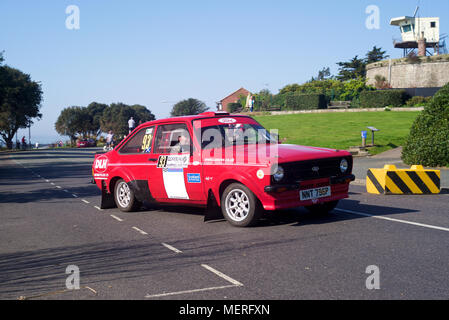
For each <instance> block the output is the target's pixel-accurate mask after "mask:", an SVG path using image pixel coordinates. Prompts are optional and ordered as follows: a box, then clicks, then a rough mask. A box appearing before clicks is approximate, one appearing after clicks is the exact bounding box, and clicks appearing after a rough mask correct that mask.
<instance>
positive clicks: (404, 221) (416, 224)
mask: <svg viewBox="0 0 449 320" xmlns="http://www.w3.org/2000/svg"><path fill="white" fill-rule="evenodd" d="M334 210H336V211H341V212H345V213H351V214H355V215H359V216H363V217H370V218H376V219H382V220H388V221H393V222H400V223H405V224H411V225H414V226H418V227H424V228H429V229H435V230H440V231H449V228H444V227H438V226H433V225H430V224H424V223H418V222H413V221H407V220H400V219H393V218H388V217H383V216H376V215H372V214H368V213H362V212H357V211H352V210H346V209H338V208H337V209H334Z"/></svg>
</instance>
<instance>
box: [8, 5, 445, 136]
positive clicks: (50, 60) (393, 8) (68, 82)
mask: <svg viewBox="0 0 449 320" xmlns="http://www.w3.org/2000/svg"><path fill="white" fill-rule="evenodd" d="M418 2H419V5H420V7H421V10H420V15H421V16H422V17H424V16H439V17H440V19H441V32H442V33H449V1H447V0H438V1H437V0H420V1H417V0H416V1H410V0H395V1H386V0H369V1H365V0H345V1H335V0H315V1H298V0H296V1H293V0H290V1H287V0H277V1H274V0H270V1H266V0H258V1H252V0H240V1H234V0H227V1H215V0H208V1H203V0H201V1H200V0H190V1H175V0H171V1H167V0H165V1H151V0H132V1H112V0H109V1H107V0H78V1H77V0H70V1H65V0H58V1H56V0H54V1H50V0H41V1H29V0H28V1H26V0H0V51H1V50H4V51H5V58H6V63H7V64H8V65H10V66H13V67H16V68H18V69H20V70H22V71H23V72H26V73H29V74H31V76H32V78H33V80H35V81H40V82H41V83H42V88H43V91H44V101H43V104H42V109H41V110H42V113H43V119H42V120H41V121H39V122H36V124H34V125H33V127H32V129H31V130H32V140H33V141H40V142H42V143H43V142H50V141H54V140H57V139H58V135H57V133H56V132H55V130H54V123H55V121H56V119H57V117H58V115H59V113H60V111H61V110H62V109H63V108H65V107H68V106H73V105H79V106H86V105H88V104H89V103H90V102H92V101H97V102H103V103H108V104H109V103H113V102H123V103H127V104H136V103H138V104H143V105H145V106H147V107H148V108H149V109H150V110H151V111H152V112H153V113H154V114H155V115H156V117H157V118H164V117H167V116H168V115H169V112H170V109H171V107H172V105H173V104H174V103H175V102H177V101H179V100H181V99H185V98H190V97H193V98H197V99H200V100H202V101H204V102H206V104H207V105H208V106H209V107H211V108H213V109H215V102H216V101H218V100H220V99H222V98H223V97H225V96H227V95H228V94H230V93H232V92H233V91H235V90H237V89H238V88H240V87H245V88H247V89H248V90H250V91H253V92H258V91H260V90H261V89H265V88H268V89H270V90H271V91H272V92H273V93H277V92H278V90H279V89H281V88H282V87H283V86H285V85H287V84H290V83H302V82H305V81H307V80H309V79H310V78H311V77H312V76H315V75H316V74H317V73H318V70H320V69H321V68H322V67H327V66H328V67H330V68H331V71H332V73H334V74H335V73H337V71H338V68H337V65H336V63H337V62H339V61H346V60H349V59H350V58H352V57H354V56H355V55H359V56H364V55H365V53H366V52H367V51H368V50H370V49H371V48H372V47H373V46H378V47H379V46H380V47H382V48H383V49H385V50H387V53H388V54H390V56H391V57H393V58H397V57H400V56H401V54H402V51H401V50H398V49H394V48H393V44H392V39H393V37H396V38H398V37H399V36H400V34H399V31H398V30H397V29H396V28H395V27H392V26H390V25H389V21H390V19H391V18H393V17H399V16H404V15H412V14H413V11H414V9H415V7H416V5H417V4H418ZM69 5H76V6H78V7H79V9H80V29H79V30H69V29H67V28H66V24H65V22H66V18H67V16H68V15H67V14H66V12H65V11H66V7H67V6H69ZM369 5H377V6H378V7H379V9H380V28H379V29H374V30H369V29H367V28H366V27H365V21H366V19H367V17H368V15H367V14H366V12H365V10H366V8H367V6H369ZM25 133H26V136H27V137H28V134H27V130H26V131H25V130H21V131H20V132H19V136H21V135H24V134H25Z"/></svg>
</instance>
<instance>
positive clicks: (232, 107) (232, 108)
mask: <svg viewBox="0 0 449 320" xmlns="http://www.w3.org/2000/svg"><path fill="white" fill-rule="evenodd" d="M242 109H243V107H242V105H241V104H240V102H235V103H228V107H227V110H228V112H229V113H237V112H240V111H242Z"/></svg>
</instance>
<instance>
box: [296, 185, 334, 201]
mask: <svg viewBox="0 0 449 320" xmlns="http://www.w3.org/2000/svg"><path fill="white" fill-rule="evenodd" d="M330 195H331V187H322V188H315V189H308V190H300V191H299V197H300V199H301V201H306V200H313V199H319V198H325V197H329V196H330Z"/></svg>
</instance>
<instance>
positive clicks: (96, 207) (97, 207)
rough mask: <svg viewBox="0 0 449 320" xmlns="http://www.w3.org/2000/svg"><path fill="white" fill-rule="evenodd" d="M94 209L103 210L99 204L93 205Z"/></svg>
mask: <svg viewBox="0 0 449 320" xmlns="http://www.w3.org/2000/svg"><path fill="white" fill-rule="evenodd" d="M94 208H95V209H97V210H98V211H103V209H101V208H100V207H99V206H94Z"/></svg>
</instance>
